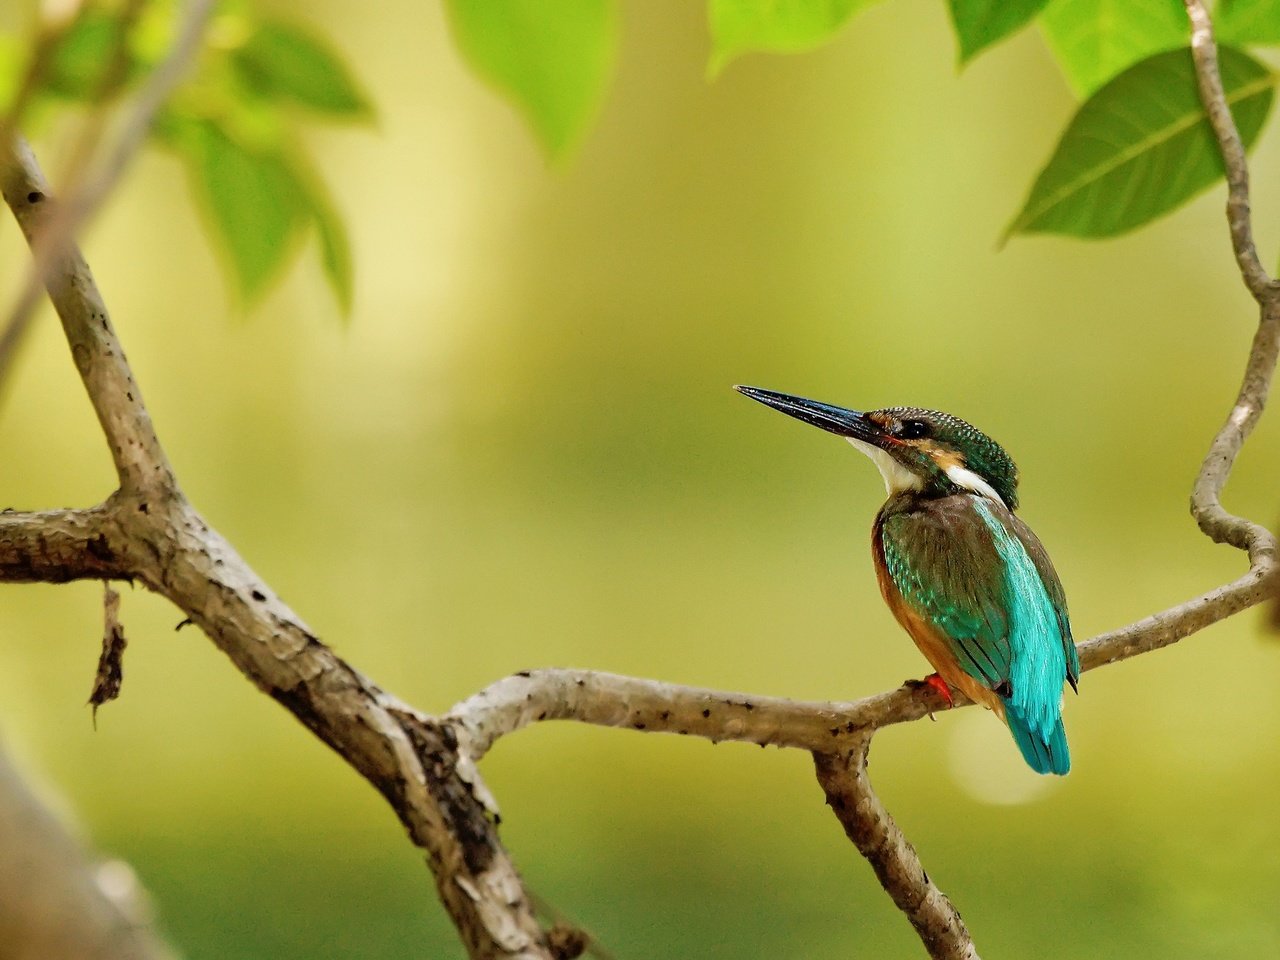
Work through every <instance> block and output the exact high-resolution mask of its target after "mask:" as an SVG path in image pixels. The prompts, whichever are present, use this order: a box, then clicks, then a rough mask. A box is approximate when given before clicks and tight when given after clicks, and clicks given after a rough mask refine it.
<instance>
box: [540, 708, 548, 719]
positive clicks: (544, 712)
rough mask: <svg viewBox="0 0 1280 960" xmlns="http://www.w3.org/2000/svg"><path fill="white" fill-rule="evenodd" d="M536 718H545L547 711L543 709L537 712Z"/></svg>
mask: <svg viewBox="0 0 1280 960" xmlns="http://www.w3.org/2000/svg"><path fill="white" fill-rule="evenodd" d="M538 719H539V720H545V719H547V711H545V710H543V711H542V712H541V713H540V714H538Z"/></svg>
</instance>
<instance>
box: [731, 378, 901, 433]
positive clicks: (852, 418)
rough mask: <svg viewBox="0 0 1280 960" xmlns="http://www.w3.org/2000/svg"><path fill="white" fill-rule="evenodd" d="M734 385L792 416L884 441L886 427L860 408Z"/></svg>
mask: <svg viewBox="0 0 1280 960" xmlns="http://www.w3.org/2000/svg"><path fill="white" fill-rule="evenodd" d="M733 389H735V390H737V391H738V392H739V393H741V394H742V395H743V396H747V397H750V398H751V399H752V400H759V401H760V402H761V403H763V404H764V405H765V406H767V407H773V409H775V410H781V411H782V412H783V413H785V414H786V415H787V416H789V417H795V418H796V419H797V420H803V421H804V422H805V423H811V424H813V425H814V426H815V427H821V428H822V429H823V430H826V431H828V432H829V433H834V434H836V435H837V436H840V437H850V438H852V439H854V440H861V441H863V442H864V443H870V444H874V445H875V446H883V445H884V441H885V432H884V430H882V429H881V428H880V425H879V424H877V423H876V422H875V421H874V420H872V419H871V418H870V417H868V416H867V415H866V414H865V413H862V412H860V411H858V410H846V409H845V408H844V407H833V406H831V404H829V403H819V402H818V401H817V400H806V399H805V398H804V397H793V396H791V394H788V393H777V392H775V391H773V390H761V389H760V388H759V387H743V386H736V387H734V388H733Z"/></svg>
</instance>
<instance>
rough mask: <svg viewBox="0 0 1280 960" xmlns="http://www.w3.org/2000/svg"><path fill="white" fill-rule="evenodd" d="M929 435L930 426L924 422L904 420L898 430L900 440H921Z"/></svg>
mask: <svg viewBox="0 0 1280 960" xmlns="http://www.w3.org/2000/svg"><path fill="white" fill-rule="evenodd" d="M928 435H929V424H927V423H925V422H924V421H923V420H903V421H902V426H900V427H899V428H898V439H900V440H919V439H920V438H921V437H927V436H928Z"/></svg>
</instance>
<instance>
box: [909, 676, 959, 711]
mask: <svg viewBox="0 0 1280 960" xmlns="http://www.w3.org/2000/svg"><path fill="white" fill-rule="evenodd" d="M906 686H908V687H910V688H911V689H912V690H919V689H921V688H922V687H928V688H929V689H931V690H932V691H933V692H934V693H936V694H937V695H938V696H939V697H941V698H942V699H943V700H944V701H945V702H946V704H947V709H948V710H950V709H951V708H952V707H954V706H955V705H956V704H955V701H954V700H953V699H952V698H951V688H950V687H948V686H947V681H945V680H943V679H942V677H940V676H939V675H938V674H936V673H931V674H929V675H928V676H927V677H925V678H924V679H923V680H908V681H907V682H906ZM929 719H930V720H932V719H934V716H933V711H932V710H930V711H929Z"/></svg>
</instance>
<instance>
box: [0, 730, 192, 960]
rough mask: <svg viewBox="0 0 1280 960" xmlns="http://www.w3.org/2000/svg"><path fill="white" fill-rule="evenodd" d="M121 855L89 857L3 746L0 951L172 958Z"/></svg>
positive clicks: (89, 958) (40, 958)
mask: <svg viewBox="0 0 1280 960" xmlns="http://www.w3.org/2000/svg"><path fill="white" fill-rule="evenodd" d="M146 908H147V904H146V900H145V892H144V891H142V890H141V889H140V888H139V886H138V884H137V880H136V878H134V877H133V873H132V871H131V870H130V869H129V867H128V866H126V865H125V864H123V863H94V862H92V860H91V859H90V858H89V856H87V855H86V852H85V851H84V850H83V849H82V848H81V845H80V844H79V843H77V842H76V840H75V839H74V837H73V836H72V835H71V833H70V832H69V831H68V830H67V828H66V827H65V826H64V825H63V824H62V822H61V821H59V819H58V818H57V817H56V816H54V814H53V813H52V812H51V811H50V810H49V808H48V807H47V806H46V805H45V804H43V803H42V802H41V800H40V798H39V797H38V796H37V794H36V793H35V791H33V790H31V789H30V788H29V787H28V786H27V784H26V783H25V782H24V781H23V779H22V777H21V776H20V775H19V773H18V771H17V770H16V769H15V768H14V766H13V764H12V763H11V762H10V761H9V758H8V757H7V756H5V754H4V752H3V751H0V954H3V956H4V957H5V958H6V960H173V953H172V951H171V950H170V949H169V948H168V946H167V945H166V944H165V943H164V942H163V941H162V940H161V939H160V938H159V937H158V936H157V935H156V933H155V931H154V930H152V929H151V926H150V923H149V918H148V917H147V909H146Z"/></svg>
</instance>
